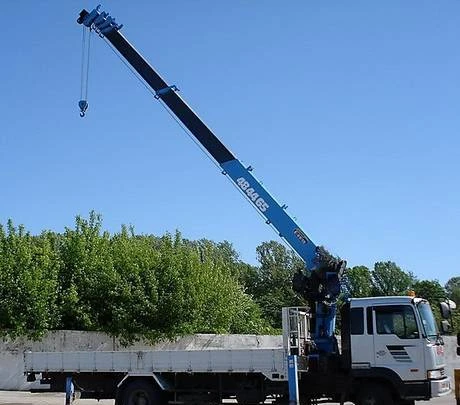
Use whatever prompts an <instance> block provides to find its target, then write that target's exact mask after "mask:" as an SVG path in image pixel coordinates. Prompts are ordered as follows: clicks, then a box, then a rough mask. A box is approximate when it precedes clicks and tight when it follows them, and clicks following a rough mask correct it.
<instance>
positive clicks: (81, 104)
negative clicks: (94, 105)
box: [78, 100, 88, 118]
mask: <svg viewBox="0 0 460 405" xmlns="http://www.w3.org/2000/svg"><path fill="white" fill-rule="evenodd" d="M78 107H80V117H82V118H83V117H84V116H85V112H86V109H87V108H88V102H87V101H86V100H80V101H79V102H78Z"/></svg>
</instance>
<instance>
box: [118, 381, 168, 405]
mask: <svg viewBox="0 0 460 405" xmlns="http://www.w3.org/2000/svg"><path fill="white" fill-rule="evenodd" d="M119 405H161V393H160V392H159V391H158V389H157V388H156V387H154V386H153V384H152V383H151V382H149V381H146V380H139V381H132V382H130V383H128V384H127V385H126V387H124V388H123V392H122V394H121V404H119Z"/></svg>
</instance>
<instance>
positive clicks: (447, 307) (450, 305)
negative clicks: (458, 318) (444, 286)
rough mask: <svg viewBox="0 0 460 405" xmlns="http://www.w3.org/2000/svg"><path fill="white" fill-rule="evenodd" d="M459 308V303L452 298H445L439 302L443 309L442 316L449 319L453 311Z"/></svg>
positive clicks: (440, 307)
mask: <svg viewBox="0 0 460 405" xmlns="http://www.w3.org/2000/svg"><path fill="white" fill-rule="evenodd" d="M455 308H457V304H456V303H455V302H454V301H452V300H447V299H446V300H445V301H442V302H440V303H439V309H440V310H441V316H442V317H443V318H444V319H449V318H450V317H451V315H452V311H453V310H454V309H455Z"/></svg>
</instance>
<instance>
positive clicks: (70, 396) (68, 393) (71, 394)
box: [65, 377, 75, 405]
mask: <svg viewBox="0 0 460 405" xmlns="http://www.w3.org/2000/svg"><path fill="white" fill-rule="evenodd" d="M74 399H75V388H74V385H73V381H72V377H67V378H66V380H65V405H70V404H71V403H72V401H73V400H74Z"/></svg>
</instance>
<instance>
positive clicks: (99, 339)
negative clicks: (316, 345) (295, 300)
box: [0, 331, 460, 390]
mask: <svg viewBox="0 0 460 405" xmlns="http://www.w3.org/2000/svg"><path fill="white" fill-rule="evenodd" d="M444 342H445V352H446V357H447V367H446V369H447V372H448V373H449V374H450V375H451V376H453V370H454V369H455V368H458V369H460V357H459V356H457V353H456V349H457V341H456V338H455V337H453V336H448V337H444ZM282 345H283V342H282V338H281V336H256V335H211V334H209V335H205V334H202V335H193V336H185V337H182V338H180V339H177V340H175V341H173V342H160V343H158V344H156V345H150V344H148V343H147V342H143V341H140V342H137V343H135V344H134V345H132V346H129V347H123V346H122V345H121V344H120V342H119V341H118V340H117V339H114V338H112V337H110V336H107V335H106V334H104V333H97V332H79V331H54V332H50V333H49V334H48V335H46V336H45V337H44V338H43V339H42V340H41V341H39V342H32V341H30V340H25V339H16V340H3V341H1V340H0V390H29V389H30V388H31V384H30V383H27V382H26V381H25V377H24V375H23V353H24V352H25V351H29V350H30V351H43V352H51V351H63V352H65V351H93V350H97V351H111V350H116V351H119V350H152V349H156V350H207V349H215V350H218V349H228V348H234V349H244V348H246V349H249V348H251V349H255V348H268V347H270V348H274V347H282Z"/></svg>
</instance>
